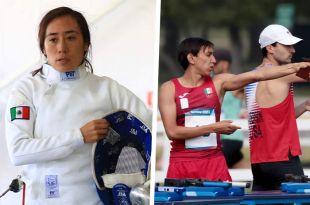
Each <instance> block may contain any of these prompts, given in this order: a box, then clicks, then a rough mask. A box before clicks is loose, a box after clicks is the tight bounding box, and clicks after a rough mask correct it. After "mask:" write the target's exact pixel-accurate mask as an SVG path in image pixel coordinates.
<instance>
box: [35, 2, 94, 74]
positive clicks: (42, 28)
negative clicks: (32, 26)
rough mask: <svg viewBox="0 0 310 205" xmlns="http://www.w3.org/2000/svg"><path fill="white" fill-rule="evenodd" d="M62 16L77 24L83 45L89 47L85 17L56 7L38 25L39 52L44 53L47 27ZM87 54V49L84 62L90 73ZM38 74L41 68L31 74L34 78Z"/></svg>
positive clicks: (65, 8)
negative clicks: (71, 19)
mask: <svg viewBox="0 0 310 205" xmlns="http://www.w3.org/2000/svg"><path fill="white" fill-rule="evenodd" d="M62 16H71V17H72V18H73V19H74V20H75V21H76V22H77V24H78V26H79V27H80V29H81V32H82V36H83V41H84V43H85V44H88V46H89V47H91V39H90V32H89V28H88V24H87V21H86V19H85V17H84V16H83V15H82V14H81V13H80V12H78V11H75V10H73V9H71V8H69V7H58V8H55V9H52V10H50V11H49V12H47V13H46V14H45V16H44V17H43V18H42V20H41V22H40V24H39V32H38V40H39V46H40V50H41V52H42V53H44V40H45V35H46V29H47V27H48V25H49V24H50V23H51V21H53V20H54V19H56V18H59V17H62ZM87 53H88V49H87V51H86V52H85V54H84V61H85V63H86V67H88V68H89V69H90V71H91V72H93V68H92V65H91V63H90V61H89V60H88V59H87ZM38 72H42V67H41V68H39V69H37V70H34V71H33V72H32V75H33V76H34V75H36V74H37V73H38Z"/></svg>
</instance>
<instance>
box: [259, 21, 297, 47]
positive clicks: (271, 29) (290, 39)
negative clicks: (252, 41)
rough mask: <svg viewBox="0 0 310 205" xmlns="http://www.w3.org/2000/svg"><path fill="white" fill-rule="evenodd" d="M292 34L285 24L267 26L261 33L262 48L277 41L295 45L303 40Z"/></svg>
mask: <svg viewBox="0 0 310 205" xmlns="http://www.w3.org/2000/svg"><path fill="white" fill-rule="evenodd" d="M301 40H302V39H301V38H297V37H295V36H293V35H292V34H291V32H290V31H289V30H288V29H287V28H285V27H284V26H281V25H278V24H271V25H269V26H267V27H266V28H265V29H264V30H263V31H262V32H261V33H260V35H259V40H258V42H259V44H260V47H261V48H264V47H266V46H268V45H271V44H273V43H275V42H278V43H281V44H283V45H294V44H296V43H298V42H299V41H301Z"/></svg>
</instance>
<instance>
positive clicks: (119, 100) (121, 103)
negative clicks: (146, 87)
mask: <svg viewBox="0 0 310 205" xmlns="http://www.w3.org/2000/svg"><path fill="white" fill-rule="evenodd" d="M110 89H111V90H110V96H111V101H112V106H113V107H114V108H115V109H125V110H128V111H129V112H131V113H133V114H135V115H136V116H137V117H138V118H139V119H140V120H141V121H142V122H143V123H144V124H146V125H147V126H148V127H149V128H150V129H151V128H152V112H151V110H149V109H148V108H147V107H146V106H145V104H144V103H143V102H142V100H140V98H138V97H137V96H136V95H135V94H133V93H132V92H131V91H130V90H128V89H127V88H125V87H124V86H122V85H120V84H118V83H117V82H116V81H113V82H112V85H111V86H110Z"/></svg>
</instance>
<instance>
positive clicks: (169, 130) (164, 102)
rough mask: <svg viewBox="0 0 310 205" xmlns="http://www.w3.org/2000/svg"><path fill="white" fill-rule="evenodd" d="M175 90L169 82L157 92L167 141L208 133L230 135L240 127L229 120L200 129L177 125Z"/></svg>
mask: <svg viewBox="0 0 310 205" xmlns="http://www.w3.org/2000/svg"><path fill="white" fill-rule="evenodd" d="M174 93H175V88H174V85H173V83H172V82H171V81H168V82H166V83H164V84H163V85H162V86H161V87H160V91H159V111H160V114H161V118H162V121H163V124H164V127H165V131H166V134H167V136H168V138H169V139H189V138H194V137H198V136H202V135H205V134H209V133H212V132H214V133H222V134H231V133H233V132H234V131H235V130H237V129H240V127H238V126H235V125H233V124H232V121H230V120H224V121H221V122H216V123H213V124H210V125H205V126H200V127H183V126H178V125H177V122H176V120H177V113H176V103H175V100H174Z"/></svg>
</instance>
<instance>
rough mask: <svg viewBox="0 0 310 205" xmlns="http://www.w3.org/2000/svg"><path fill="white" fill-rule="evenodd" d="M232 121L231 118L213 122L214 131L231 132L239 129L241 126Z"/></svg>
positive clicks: (220, 132)
mask: <svg viewBox="0 0 310 205" xmlns="http://www.w3.org/2000/svg"><path fill="white" fill-rule="evenodd" d="M232 122H233V121H231V120H223V121H219V122H216V123H215V129H214V132H215V133H219V134H228V135H230V134H232V133H234V132H235V131H236V130H237V129H241V127H239V126H236V125H233V124H232Z"/></svg>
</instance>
